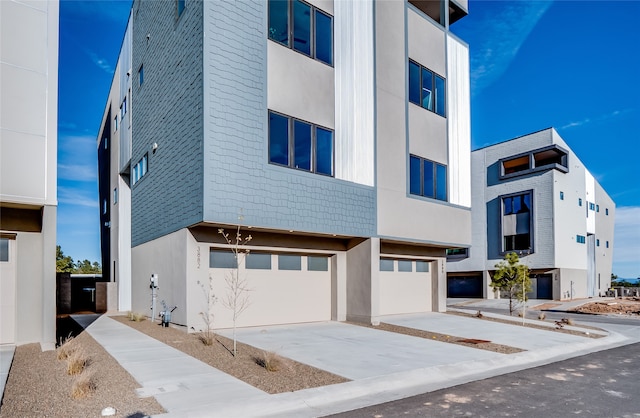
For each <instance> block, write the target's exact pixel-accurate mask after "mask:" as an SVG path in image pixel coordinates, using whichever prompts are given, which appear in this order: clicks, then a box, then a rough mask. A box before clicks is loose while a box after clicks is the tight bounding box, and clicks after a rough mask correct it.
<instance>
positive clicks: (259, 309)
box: [210, 250, 331, 328]
mask: <svg viewBox="0 0 640 418" xmlns="http://www.w3.org/2000/svg"><path fill="white" fill-rule="evenodd" d="M234 260H235V259H234V258H233V254H231V252H230V251H218V250H212V251H211V253H210V267H211V274H212V277H213V279H214V292H215V294H216V296H218V303H217V306H216V308H215V311H216V317H215V328H229V327H231V326H233V309H232V306H231V305H233V298H231V299H230V298H229V297H230V296H233V292H232V291H231V287H232V286H231V285H230V281H231V280H232V279H233V274H237V275H238V278H239V281H240V282H242V283H241V286H240V288H241V289H246V291H242V290H241V291H240V292H239V293H241V297H240V298H239V301H240V302H243V300H246V301H247V308H246V310H244V312H242V313H241V314H240V315H239V316H238V318H237V324H236V325H237V326H258V325H273V324H291V323H300V322H316V321H328V320H330V319H331V259H330V258H329V256H327V255H300V254H271V253H261V252H254V251H252V252H250V253H249V254H248V255H247V256H246V257H244V258H243V257H240V266H239V268H238V270H237V273H236V271H235V270H233V269H231V268H230V267H233V265H234ZM230 302H231V303H230ZM237 305H242V303H239V304H237Z"/></svg>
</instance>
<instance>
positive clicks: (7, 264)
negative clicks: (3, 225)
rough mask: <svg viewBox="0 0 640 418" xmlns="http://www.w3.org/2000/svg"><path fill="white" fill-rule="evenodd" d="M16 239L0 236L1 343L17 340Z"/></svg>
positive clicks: (11, 342)
mask: <svg viewBox="0 0 640 418" xmlns="http://www.w3.org/2000/svg"><path fill="white" fill-rule="evenodd" d="M15 248H16V246H15V239H13V238H11V237H5V236H2V237H0V344H15V342H16V329H15V327H16V257H15Z"/></svg>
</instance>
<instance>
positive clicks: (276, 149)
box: [269, 112, 289, 165]
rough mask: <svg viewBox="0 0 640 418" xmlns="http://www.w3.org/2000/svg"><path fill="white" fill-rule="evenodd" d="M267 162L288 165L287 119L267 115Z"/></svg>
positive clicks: (272, 114) (273, 114)
mask: <svg viewBox="0 0 640 418" xmlns="http://www.w3.org/2000/svg"><path fill="white" fill-rule="evenodd" d="M269 161H270V162H272V163H275V164H282V165H289V118H286V117H284V116H280V115H277V114H275V113H271V112H270V113H269Z"/></svg>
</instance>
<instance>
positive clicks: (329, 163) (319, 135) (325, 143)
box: [315, 127, 333, 176]
mask: <svg viewBox="0 0 640 418" xmlns="http://www.w3.org/2000/svg"><path fill="white" fill-rule="evenodd" d="M315 168H316V170H315V171H316V173H319V174H325V175H327V176H333V132H331V131H330V130H328V129H323V128H320V127H316V167H315Z"/></svg>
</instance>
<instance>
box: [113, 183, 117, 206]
mask: <svg viewBox="0 0 640 418" xmlns="http://www.w3.org/2000/svg"><path fill="white" fill-rule="evenodd" d="M116 203H118V188H117V187H116V188H115V189H113V204H114V205H115V204H116Z"/></svg>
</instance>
